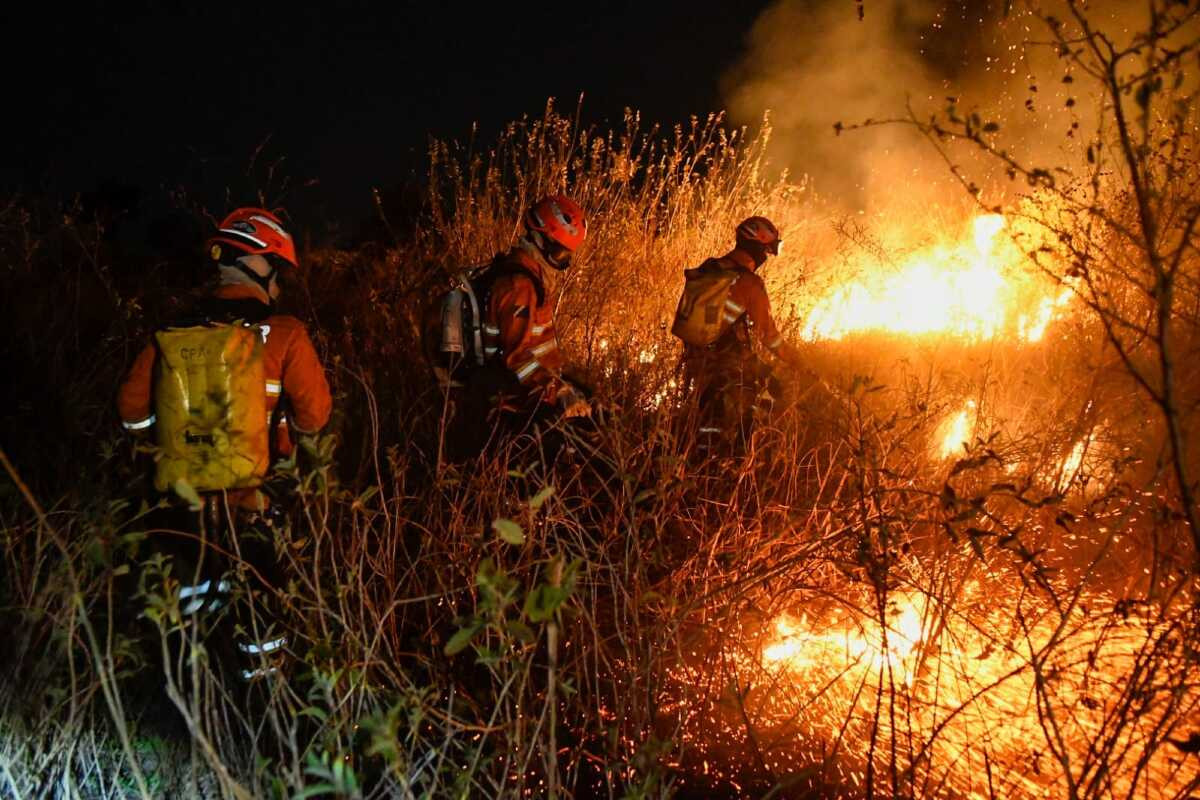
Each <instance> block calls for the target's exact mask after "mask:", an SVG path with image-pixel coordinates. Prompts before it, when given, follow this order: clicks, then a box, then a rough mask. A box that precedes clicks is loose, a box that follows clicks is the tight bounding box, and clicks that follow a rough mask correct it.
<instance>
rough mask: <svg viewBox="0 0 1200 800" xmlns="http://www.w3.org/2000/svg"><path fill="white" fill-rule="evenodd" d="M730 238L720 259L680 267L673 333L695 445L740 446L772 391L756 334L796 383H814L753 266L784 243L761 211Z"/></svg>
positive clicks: (775, 387)
mask: <svg viewBox="0 0 1200 800" xmlns="http://www.w3.org/2000/svg"><path fill="white" fill-rule="evenodd" d="M735 237H736V244H735V246H734V248H733V249H732V250H730V251H729V252H728V253H726V254H725V255H723V256H721V257H720V258H712V259H709V260H708V261H705V262H704V263H703V264H701V265H700V266H699V267H697V268H695V269H689V270H687V271H686V272H685V273H684V276H685V279H686V280H685V284H684V291H683V296H682V297H681V299H680V303H679V308H678V310H677V311H676V316H675V324H674V327H673V328H672V332H673V333H674V334H675V335H676V336H677V337H679V338H680V339H682V340H683V342H684V356H683V364H684V374H685V377H686V379H687V381H688V383H689V385H690V386H691V387H692V391H693V393H694V396H696V397H697V398H698V406H699V408H698V411H699V432H700V437H699V447H700V449H702V450H709V449H712V447H713V445H714V444H715V443H716V442H718V441H723V442H726V443H730V444H732V445H733V447H734V449H735V450H736V451H738V452H740V451H743V450H744V448H745V445H746V443H747V441H748V440H749V435H750V431H751V429H752V428H753V421H754V414H755V412H756V410H757V411H759V412H760V413H761V412H762V411H764V410H765V407H764V403H763V400H764V399H766V400H767V402H768V403H769V401H770V398H773V397H778V396H779V394H780V392H781V389H782V387H781V385H780V382H779V380H778V379H777V378H776V377H775V375H774V372H773V370H772V369H771V368H770V367H769V366H768V365H767V363H765V362H764V361H763V360H761V359H760V358H759V357H758V356H757V355H756V353H755V349H754V340H755V339H757V340H758V343H759V344H760V345H761V346H762V347H763V348H764V349H765V350H766V351H767V352H768V353H771V354H772V355H774V356H776V357H778V358H779V359H780V360H781V361H783V362H784V363H786V364H787V365H788V366H790V367H792V368H793V369H794V371H795V373H796V376H797V378H798V379H799V380H800V381H801V382H802V383H808V384H812V383H815V382H816V381H817V377H816V375H815V374H814V373H812V372H811V371H810V370H808V369H807V368H806V367H805V366H804V363H803V358H802V356H801V355H800V352H799V351H798V350H797V349H796V348H795V347H794V346H793V345H792V344H791V343H790V342H788V341H787V340H786V339H785V338H784V337H783V335H782V334H781V333H780V332H779V328H778V327H777V326H776V324H775V320H774V319H773V318H772V316H771V302H770V300H769V299H768V297H767V290H766V286H765V285H764V284H763V280H762V278H761V277H759V275H758V269H759V267H761V266H762V265H763V264H765V263H766V261H767V259H768V258H770V257H771V256H774V255H778V254H779V249H780V247H781V246H782V244H783V239H782V238H781V237H780V235H779V229H778V228H776V227H775V225H774V223H772V222H771V221H770V220H769V219H767V218H766V217H759V216H755V217H749V218H748V219H746V220H743V221H742V222H741V224H739V225H738V226H737V228H736V230H735Z"/></svg>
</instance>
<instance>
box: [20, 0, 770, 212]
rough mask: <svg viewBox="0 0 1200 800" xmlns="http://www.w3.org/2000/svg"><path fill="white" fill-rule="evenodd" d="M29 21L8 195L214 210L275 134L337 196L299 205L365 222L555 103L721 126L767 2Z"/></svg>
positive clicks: (331, 7) (324, 192)
mask: <svg viewBox="0 0 1200 800" xmlns="http://www.w3.org/2000/svg"><path fill="white" fill-rule="evenodd" d="M14 5H17V4H11V3H10V4H6V6H7V8H6V9H5V10H4V11H3V12H0V17H3V18H4V22H5V24H3V25H0V27H3V28H6V29H7V36H6V37H5V39H6V40H7V41H6V42H5V45H4V47H3V48H0V61H4V62H8V63H4V64H3V74H4V75H5V76H7V79H6V80H5V85H6V94H8V98H7V100H6V105H7V107H8V111H9V113H8V114H6V115H5V116H6V117H7V120H8V121H7V122H6V123H3V125H2V127H3V129H4V132H3V134H2V135H3V136H4V137H5V138H9V137H12V138H13V139H14V141H13V142H11V143H10V144H8V145H6V146H5V152H6V156H5V158H4V160H3V171H2V172H0V184H2V185H3V188H4V189H5V190H11V189H12V188H14V187H16V186H20V187H23V188H25V189H26V190H30V189H35V190H36V189H38V188H40V190H42V191H46V190H49V191H50V192H52V193H55V192H60V193H61V192H68V193H69V192H72V191H79V190H87V189H89V188H92V187H94V186H96V185H98V184H99V183H101V182H103V181H105V180H109V181H113V180H115V181H119V182H122V183H130V184H134V185H138V186H141V187H144V188H146V189H149V190H150V191H151V192H152V191H153V190H154V189H155V188H156V187H159V186H173V185H180V184H182V185H185V186H187V187H189V189H191V190H193V191H195V192H196V193H198V194H204V193H206V192H207V193H208V195H209V196H211V195H212V191H213V188H214V187H220V186H225V185H231V184H237V183H238V181H239V180H242V179H241V178H240V177H239V176H240V175H241V173H242V172H244V170H245V166H246V164H247V163H248V161H249V157H250V154H251V152H252V151H253V150H254V148H255V145H257V144H258V143H260V142H262V141H263V140H264V139H265V138H266V137H267V136H268V135H270V137H271V139H270V142H269V144H268V146H267V149H266V154H267V155H268V156H269V157H279V156H284V157H285V158H286V161H285V164H284V169H285V171H286V172H287V173H288V174H290V175H291V176H292V178H293V179H295V180H298V181H303V180H307V179H310V178H317V179H319V181H320V186H319V187H316V188H310V189H305V190H303V192H302V193H301V194H306V195H308V196H307V197H297V200H298V201H299V202H301V203H302V204H304V205H313V204H314V201H316V202H315V206H316V207H322V208H325V209H330V210H331V209H332V207H334V206H336V207H338V208H339V210H344V212H345V216H347V217H351V216H354V215H356V214H363V213H366V212H367V211H368V210H369V189H370V187H372V186H382V187H387V186H389V185H394V184H396V183H399V182H401V181H402V180H403V179H404V176H405V175H406V174H410V173H411V171H412V170H413V169H414V168H416V169H419V168H420V159H421V157H422V154H423V151H424V147H425V142H426V139H427V137H428V136H429V135H431V134H432V135H435V136H438V137H451V138H460V139H461V138H465V137H466V136H467V135H468V134H469V131H470V126H471V123H472V122H478V123H479V125H480V130H481V133H482V134H483V135H484V137H485V138H491V136H492V135H493V134H494V133H495V131H496V130H497V129H498V128H499V127H500V126H501V125H502V124H503V123H504V122H506V121H508V120H511V119H514V118H517V117H519V116H520V115H521V114H523V113H531V114H537V113H540V111H541V109H542V107H543V105H544V103H545V101H546V98H547V97H549V96H554V97H556V98H557V100H558V103H559V106H560V107H567V108H573V107H574V104H575V100H576V98H577V97H578V95H579V93H580V92H584V93H585V94H586V99H585V101H584V110H585V118H586V120H588V121H591V122H604V121H606V120H613V119H617V118H619V116H620V113H621V109H622V108H623V107H625V106H632V107H634V108H638V109H640V110H641V111H643V112H644V115H645V117H647V118H648V119H650V120H653V121H659V122H665V123H674V122H677V121H683V120H686V118H687V116H688V115H689V114H692V113H704V112H707V111H709V110H713V109H717V108H719V107H720V106H721V98H720V96H719V94H718V91H717V85H718V79H719V76H720V74H721V73H722V71H723V70H724V69H726V67H727V66H728V65H729V64H730V63H732V62H733V61H734V60H736V58H737V57H738V55H739V54H740V53H741V51H742V47H743V41H744V36H745V33H746V31H747V30H748V29H749V27H750V25H751V24H752V23H753V21H754V18H755V17H756V16H757V13H758V11H759V10H760V9H761V7H762V6H764V5H765V3H752V2H736V3H735V2H712V3H709V4H702V3H697V2H657V3H655V2H606V3H593V4H582V3H559V4H552V3H542V2H529V3H503V2H497V3H491V4H487V5H483V4H481V5H479V6H474V5H467V4H460V3H448V2H437V1H436V0H434V1H433V2H427V3H420V4H405V3H381V4H378V5H371V4H365V3H357V2H341V3H337V4H333V3H327V4H324V5H323V6H322V7H319V8H306V7H304V6H303V5H301V4H299V3H291V4H287V5H278V6H271V5H269V4H264V3H261V2H245V3H241V2H233V3H229V2H216V3H213V2H203V3H158V2H156V3H148V2H122V3H111V4H95V5H91V6H88V7H79V8H74V7H72V6H64V5H60V4H51V3H40V4H39V3H36V2H35V3H32V4H30V3H23V4H20V5H21V8H22V10H20V11H19V12H18V11H14V10H13V6H14ZM14 15H19V17H20V18H16V17H14ZM243 185H244V184H243ZM313 195H316V196H318V197H314V196H313ZM294 196H295V195H294Z"/></svg>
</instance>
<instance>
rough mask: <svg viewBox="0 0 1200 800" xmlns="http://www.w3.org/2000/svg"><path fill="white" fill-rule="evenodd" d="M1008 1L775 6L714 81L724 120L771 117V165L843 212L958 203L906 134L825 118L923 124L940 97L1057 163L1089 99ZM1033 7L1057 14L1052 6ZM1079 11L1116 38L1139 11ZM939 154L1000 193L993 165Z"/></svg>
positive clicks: (828, 1) (941, 167) (1118, 1)
mask: <svg viewBox="0 0 1200 800" xmlns="http://www.w3.org/2000/svg"><path fill="white" fill-rule="evenodd" d="M1006 5H1009V3H1007V2H1005V0H990V1H989V0H863V2H862V3H861V5H856V4H852V3H849V2H847V1H846V0H778V2H776V3H774V4H773V5H771V6H770V7H769V8H768V9H767V10H766V11H764V12H763V13H762V14H761V15H760V16H759V18H758V19H757V20H756V21H755V23H754V25H753V27H752V29H751V31H750V33H749V35H748V37H747V43H746V44H747V50H746V53H745V55H744V57H743V58H742V59H741V61H740V62H739V63H737V64H736V65H734V67H733V68H732V69H731V70H730V71H729V72H728V73H727V74H726V75H725V76H724V78H723V81H722V90H723V94H724V95H725V97H726V100H727V102H728V107H729V110H730V114H731V118H732V119H733V120H734V121H735V122H738V123H745V124H754V123H755V122H757V121H758V120H760V119H761V118H762V115H763V113H764V112H766V111H769V113H770V115H771V121H772V126H773V128H774V132H775V133H774V135H775V140H774V147H773V152H772V158H773V160H774V161H775V163H777V164H781V165H783V166H786V167H787V168H788V169H789V170H790V171H791V172H792V173H793V174H795V173H802V174H807V175H809V176H810V177H811V178H812V180H813V185H814V186H815V188H816V190H817V192H818V193H819V194H821V195H823V196H824V197H826V198H828V199H831V200H833V201H834V202H835V203H836V204H837V205H840V206H841V207H843V208H844V209H846V210H864V211H867V212H885V211H887V210H889V209H893V208H895V207H896V205H897V204H898V203H900V204H904V205H906V206H910V207H916V208H921V207H925V206H928V205H929V204H931V203H933V204H938V203H945V202H946V200H947V198H951V197H959V198H961V197H962V196H963V194H962V190H961V189H959V188H957V181H956V180H955V179H954V178H953V177H952V175H951V173H950V172H949V169H948V165H947V163H946V161H945V160H944V158H943V157H942V156H941V155H939V153H938V152H937V150H936V149H935V148H933V147H932V146H931V145H930V143H929V142H927V141H926V140H925V139H924V138H923V137H922V136H921V135H920V134H919V133H918V132H917V131H916V130H915V129H913V128H912V127H911V126H904V125H887V126H880V127H873V128H869V129H866V130H856V131H845V132H843V133H842V134H841V135H840V136H839V135H835V132H834V125H835V123H837V122H842V123H844V124H847V125H849V124H852V123H857V122H862V121H864V120H866V119H868V118H870V119H875V120H880V119H887V118H896V117H904V116H906V115H907V110H906V109H907V108H909V107H911V108H912V109H913V111H914V112H915V113H916V114H917V116H918V117H921V118H927V117H928V116H929V115H930V114H933V113H936V112H941V111H943V110H944V109H945V108H946V106H947V98H949V97H954V98H958V108H959V110H960V111H961V112H970V111H976V112H977V113H979V114H980V116H981V118H982V119H984V120H990V121H995V122H997V123H999V124H1000V125H1001V132H1000V136H1002V137H1003V140H1004V142H1005V146H1006V147H1007V148H1009V150H1010V152H1012V153H1013V154H1014V155H1017V156H1018V157H1021V158H1024V159H1028V160H1030V161H1034V162H1037V163H1038V165H1039V166H1042V165H1046V166H1053V165H1057V164H1062V163H1066V162H1067V161H1068V160H1069V159H1071V158H1073V157H1074V155H1075V154H1076V153H1077V152H1078V151H1080V150H1081V148H1080V147H1079V143H1080V142H1081V141H1082V138H1083V134H1082V132H1083V131H1088V130H1094V128H1095V124H1094V123H1095V115H1096V113H1097V108H1098V106H1097V105H1096V103H1095V100H1096V98H1095V97H1088V96H1086V95H1081V88H1083V87H1081V86H1080V85H1078V84H1074V83H1071V84H1067V83H1063V80H1062V78H1063V75H1064V72H1065V70H1064V66H1063V64H1062V63H1061V62H1060V61H1059V60H1058V59H1057V57H1056V55H1055V53H1054V51H1053V49H1052V48H1050V47H1047V46H1045V45H1044V44H1038V42H1039V41H1040V42H1045V41H1047V40H1049V39H1050V35H1049V33H1048V31H1047V29H1046V27H1045V25H1044V23H1043V22H1042V21H1041V20H1039V19H1037V18H1036V17H1035V16H1034V15H1033V14H1032V13H1031V12H1030V10H1029V9H1028V8H1026V7H1023V6H1020V7H1016V8H1007V9H1006V7H1005V6H1006ZM1047 5H1050V6H1058V7H1050V8H1046V6H1047ZM1043 8H1044V10H1046V11H1048V12H1050V13H1057V14H1059V16H1060V17H1061V18H1063V19H1067V18H1068V15H1067V14H1066V13H1065V10H1064V9H1063V8H1061V3H1060V2H1059V0H1051V2H1050V3H1048V4H1047V3H1043ZM860 9H861V12H862V14H861V18H860V14H859V11H860ZM1088 13H1089V17H1090V18H1092V19H1093V20H1095V21H1096V22H1097V24H1098V25H1099V26H1101V27H1102V29H1104V30H1106V31H1111V32H1113V34H1114V36H1115V37H1116V38H1118V39H1119V38H1121V37H1123V36H1125V37H1127V36H1128V33H1129V31H1132V30H1137V29H1138V27H1139V26H1140V20H1141V18H1142V16H1144V14H1145V5H1144V4H1143V3H1133V2H1128V0H1109V2H1104V3H1095V2H1093V3H1092V4H1090V8H1089V12H1088ZM1068 98H1070V99H1071V101H1072V102H1071V104H1070V105H1068ZM1076 125H1079V127H1078V128H1075V127H1074V126H1076ZM951 157H952V159H953V161H954V163H956V164H959V165H961V166H962V167H963V169H964V172H965V173H966V174H967V175H968V176H969V177H970V179H971V180H973V181H975V182H977V183H978V184H979V185H980V186H983V187H985V188H993V189H999V188H1002V187H1003V186H1006V185H1007V182H1008V179H1007V177H1006V176H1004V175H1003V173H1002V172H1001V171H1000V170H998V169H997V165H996V163H995V162H994V161H992V160H990V159H986V158H982V157H980V156H979V155H978V154H976V153H973V152H970V151H968V150H956V151H953V152H952V153H951ZM1018 188H1019V187H1018ZM952 192H953V193H956V194H952Z"/></svg>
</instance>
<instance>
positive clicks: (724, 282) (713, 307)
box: [671, 260, 738, 347]
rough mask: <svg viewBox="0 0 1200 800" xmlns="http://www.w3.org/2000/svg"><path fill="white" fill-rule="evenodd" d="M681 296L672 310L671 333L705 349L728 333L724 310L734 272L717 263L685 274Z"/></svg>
mask: <svg viewBox="0 0 1200 800" xmlns="http://www.w3.org/2000/svg"><path fill="white" fill-rule="evenodd" d="M683 274H684V276H685V278H686V280H685V281H684V284H683V295H682V296H681V297H680V298H679V306H678V308H676V309H675V324H674V325H672V326H671V333H673V334H674V335H676V336H678V337H679V338H680V339H682V340H683V341H684V342H685V343H686V344H690V345H695V346H696V347H707V346H708V345H710V344H712V343H713V342H715V341H717V339H719V338H721V335H722V334H724V333H725V331H727V330H728V329H729V326H730V324H732V323H731V320H729V319H728V315H727V312H726V309H725V301H726V300H727V299H729V291H730V289H732V288H733V284H734V283H736V282H737V279H738V273H737V271H736V270H731V269H725V268H723V267H721V266H720V265H719V262H717V261H715V260H714V261H710V262H706V263H705V264H704V265H703V266H701V267H699V268H697V269H689V270H687V271H685V272H684V273H683Z"/></svg>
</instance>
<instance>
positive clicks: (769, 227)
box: [736, 217, 783, 256]
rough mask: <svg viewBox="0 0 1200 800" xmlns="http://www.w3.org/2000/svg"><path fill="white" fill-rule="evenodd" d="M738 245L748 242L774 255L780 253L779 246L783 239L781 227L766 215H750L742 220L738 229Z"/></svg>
mask: <svg viewBox="0 0 1200 800" xmlns="http://www.w3.org/2000/svg"><path fill="white" fill-rule="evenodd" d="M736 236H737V243H738V245H744V244H748V245H750V246H751V247H759V248H762V249H763V250H765V251H766V252H768V253H770V254H771V255H773V256H777V255H779V246H780V245H782V244H783V239H781V238H780V237H779V229H778V228H776V227H775V224H774V223H773V222H771V220H769V219H767V218H766V217H749V218H747V219H744V220H742V223H741V224H740V225H738V226H737V231H736Z"/></svg>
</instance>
